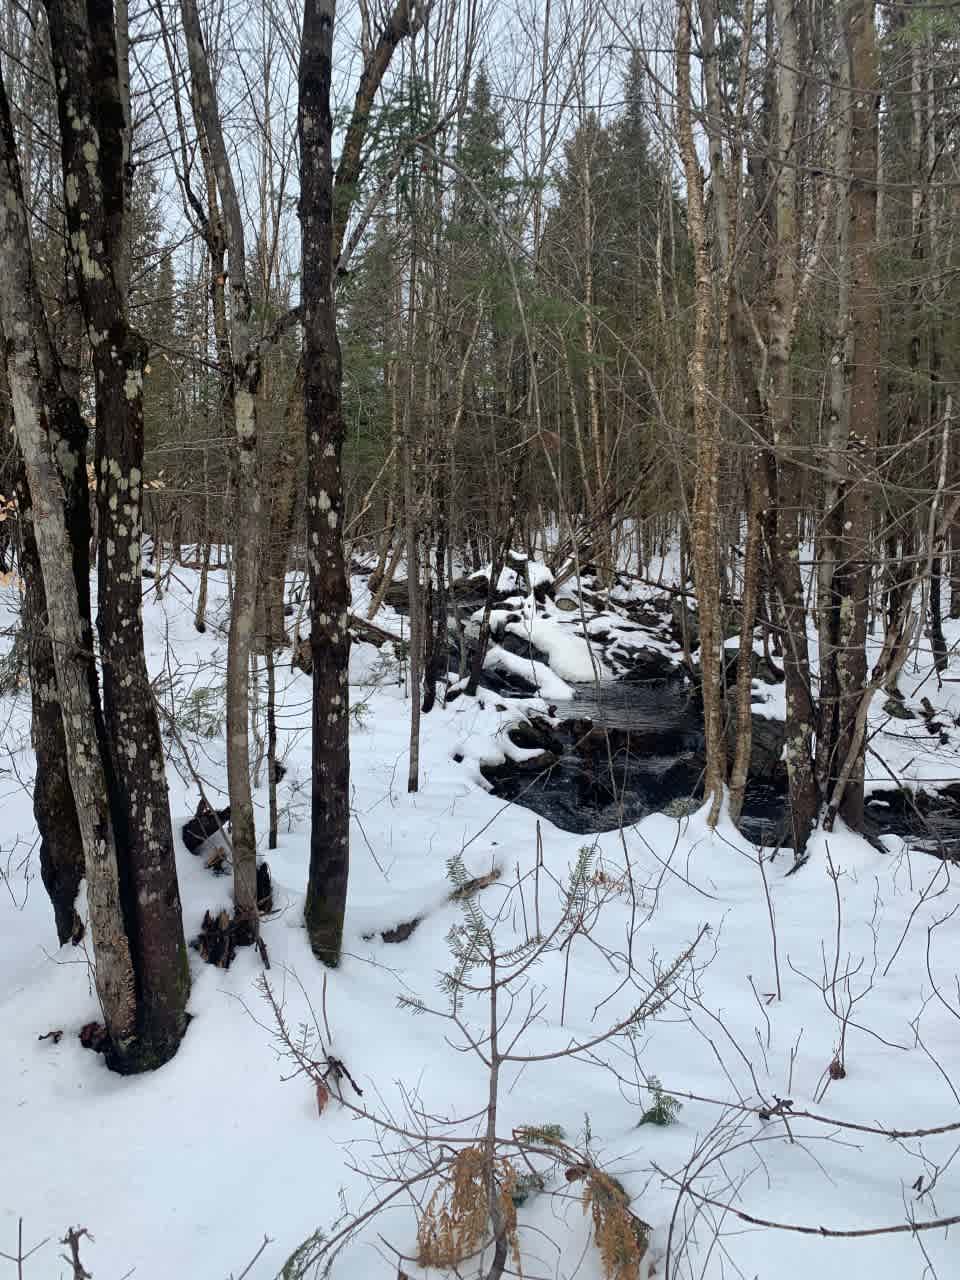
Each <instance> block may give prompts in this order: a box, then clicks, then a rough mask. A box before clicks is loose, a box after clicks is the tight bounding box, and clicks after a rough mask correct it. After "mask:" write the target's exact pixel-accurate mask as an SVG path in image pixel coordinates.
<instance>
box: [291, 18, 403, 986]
mask: <svg viewBox="0 0 960 1280" xmlns="http://www.w3.org/2000/svg"><path fill="white" fill-rule="evenodd" d="M335 18H336V5H335V0H305V3H304V11H303V34H302V39H301V47H300V78H299V99H298V115H297V127H298V135H299V141H300V206H299V215H300V226H301V240H302V259H301V260H302V263H303V275H302V285H301V307H302V323H303V360H302V368H303V418H304V429H305V432H306V467H307V566H308V574H309V580H310V650H311V654H312V658H313V782H312V796H311V828H310V875H309V880H308V883H307V899H306V904H305V908H304V918H305V921H306V926H307V933H308V934H309V937H310V945H311V947H312V948H313V951H314V953H315V954H316V955H317V956H318V957H319V958H320V959H321V960H323V961H325V962H326V963H327V964H331V965H335V964H337V963H338V962H339V958H340V949H341V945H342V939H343V918H344V912H345V909H346V901H347V878H348V874H349V866H350V705H349V703H350V690H349V685H348V665H349V656H350V632H349V614H348V603H349V591H348V584H347V572H346V563H345V559H344V549H343V513H344V492H343V472H342V466H341V458H342V453H343V437H344V417H343V366H342V361H341V354H340V341H339V338H338V336H337V313H336V293H335V288H336V267H337V260H338V258H339V256H340V249H341V246H342V244H343V241H344V234H345V231H346V227H347V222H348V220H349V217H350V210H351V207H352V204H353V201H354V200H355V198H356V191H357V182H358V180H359V177H360V171H361V150H362V146H363V140H364V138H365V136H366V132H367V126H368V122H369V118H370V112H371V110H372V107H373V100H374V97H375V95H376V93H377V90H378V89H379V87H380V84H381V82H382V80H383V77H384V75H385V74H386V71H387V69H388V67H389V65H390V60H391V58H392V56H393V53H394V51H395V49H396V47H397V45H398V44H399V43H400V41H401V40H402V39H404V37H406V36H409V35H411V34H412V33H413V32H414V30H416V28H417V26H418V25H419V19H418V20H417V21H413V20H412V15H411V8H410V3H409V0H399V2H398V4H397V7H396V9H395V10H394V11H393V12H392V13H391V14H390V16H389V17H388V18H387V20H386V22H385V24H384V26H383V29H382V30H381V32H380V35H379V38H378V39H377V41H376V43H375V44H374V45H373V47H372V48H371V49H370V50H369V52H368V54H367V57H366V59H365V62H364V66H363V70H362V72H361V76H360V81H359V85H358V88H357V93H356V96H355V99H354V106H353V112H352V115H351V120H350V124H349V126H348V129H347V133H346V137H345V140H344V145H343V150H342V152H341V156H340V162H339V164H338V166H337V173H336V179H335V178H334V172H333V116H332V113H331V109H330V90H331V75H332V59H333V37H334V25H335Z"/></svg>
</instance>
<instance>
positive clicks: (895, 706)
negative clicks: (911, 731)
mask: <svg viewBox="0 0 960 1280" xmlns="http://www.w3.org/2000/svg"><path fill="white" fill-rule="evenodd" d="M883 709H884V711H885V712H886V714H887V715H888V716H892V717H893V719H894V720H916V718H917V717H916V716H915V715H914V713H913V712H912V711H911V710H910V708H909V707H908V706H905V705H904V703H903V702H902V701H901V700H900V699H899V698H894V697H889V698H888V699H887V700H886V702H885V703H884V704H883Z"/></svg>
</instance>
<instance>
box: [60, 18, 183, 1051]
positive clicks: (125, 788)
mask: <svg viewBox="0 0 960 1280" xmlns="http://www.w3.org/2000/svg"><path fill="white" fill-rule="evenodd" d="M47 16H48V23H49V28H50V40H51V48H52V54H53V63H54V70H55V74H56V83H57V109H58V115H59V120H60V134H61V153H62V160H63V177H64V191H65V195H66V199H65V206H66V217H67V226H68V230H69V232H70V241H71V249H72V257H73V267H74V272H75V275H76V279H77V283H78V287H79V293H80V302H81V306H82V308H83V313H84V320H85V322H86V326H87V332H88V334H89V336H90V344H91V348H92V353H93V368H94V375H95V383H96V426H97V429H96V457H95V468H96V476H97V524H98V541H99V555H98V583H99V590H98V614H97V630H98V633H99V636H100V649H101V657H102V663H103V695H104V722H105V727H106V736H107V742H108V748H109V762H110V766H111V770H112V774H113V777H112V779H111V784H112V785H111V791H112V796H111V808H112V811H113V822H114V828H115V831H116V836H117V848H118V856H119V872H120V888H121V897H122V902H123V908H124V917H125V924H126V930H127V936H128V938H129V941H130V950H131V956H132V959H133V966H134V974H135V979H136V987H137V992H136V994H137V1036H136V1040H135V1042H134V1044H133V1045H132V1046H131V1047H130V1048H129V1049H128V1050H127V1051H126V1052H125V1053H124V1054H123V1055H122V1056H121V1057H119V1058H118V1060H117V1061H116V1062H115V1065H116V1066H117V1067H118V1068H119V1069H120V1070H127V1071H130V1070H145V1069H149V1068H151V1067H155V1066H159V1065H160V1064H161V1063H163V1062H165V1061H166V1060H167V1059H168V1058H170V1057H172V1055H173V1054H174V1053H175V1052H176V1050H177V1046H178V1045H179V1043H180V1040H181V1038H182V1036H183V1033H184V1031H185V1029H186V1023H187V1014H186V1002H187V997H188V995H189V991H190V973H189V966H188V962H187V951H186V943H185V940H184V935H183V922H182V917H181V910H180V894H179V890H178V887H177V874H176V865H175V861H174V852H173V831H172V828H171V824H170V808H169V801H168V795H167V783H166V774H165V767H164V756H163V743H162V740H161V737H160V727H159V724H158V721H157V713H156V707H155V704H154V699H153V691H152V689H151V686H150V680H149V677H148V675H147V665H146V658H145V655H144V644H143V618H142V613H141V594H142V581H141V569H142V563H141V558H142V557H141V537H142V529H143V369H144V365H145V364H146V359H147V347H146V343H145V342H144V340H143V338H142V337H141V335H140V334H139V333H138V332H137V331H136V330H135V329H134V328H133V327H132V326H131V325H130V323H129V321H128V317H127V305H126V298H125V296H124V293H123V290H122V288H121V286H120V283H119V280H118V267H120V266H121V265H122V256H123V252H124V245H125V236H126V232H127V228H128V218H127V214H128V191H127V183H126V168H127V161H128V156H129V139H128V138H127V137H126V133H125V127H124V111H123V104H122V100H121V94H120V72H119V65H118V57H117V43H116V32H115V28H114V16H113V6H112V4H111V3H110V0H89V3H86V4H84V3H83V2H82V0H47Z"/></svg>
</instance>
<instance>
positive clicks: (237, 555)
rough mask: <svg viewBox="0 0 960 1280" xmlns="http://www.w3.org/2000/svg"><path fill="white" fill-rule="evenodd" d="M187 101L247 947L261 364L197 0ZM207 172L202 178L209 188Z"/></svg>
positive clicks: (251, 905)
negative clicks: (228, 484) (233, 446)
mask: <svg viewBox="0 0 960 1280" xmlns="http://www.w3.org/2000/svg"><path fill="white" fill-rule="evenodd" d="M180 9H181V14H182V16H183V26H184V32H185V34H186V41H187V55H188V59H189V63H190V76H191V80H192V82H193V94H192V100H193V103H194V106H195V110H196V111H197V113H198V117H199V118H198V121H197V123H198V126H199V127H200V128H201V129H202V131H203V134H204V136H205V138H206V142H207V146H208V148H209V152H204V153H203V154H204V157H205V160H206V157H207V155H209V160H210V162H212V167H213V173H214V175H215V180H216V190H217V193H218V195H219V198H220V206H221V208H222V209H223V216H224V224H225V226H224V230H225V236H226V250H227V263H228V266H229V272H230V324H229V334H230V344H229V363H228V364H227V363H225V361H224V359H223V357H221V376H222V377H223V378H224V379H225V383H226V387H225V396H224V399H225V402H226V407H227V413H228V417H229V418H231V419H232V425H233V428H234V431H235V433H236V440H237V455H236V459H237V461H236V472H235V474H236V502H237V510H238V512H239V513H240V517H241V518H240V519H239V520H238V521H237V522H236V526H235V529H236V532H235V537H234V544H233V563H234V586H233V600H232V607H231V611H230V631H229V636H228V640H227V788H228V790H229V793H230V824H231V832H232V843H233V899H234V908H235V911H236V917H237V921H238V923H240V924H241V925H242V926H243V928H242V931H241V933H240V935H239V936H240V937H241V938H242V939H243V940H244V941H249V942H253V941H254V940H255V939H256V937H257V936H258V933H259V910H258V907H257V833H256V825H255V822H254V814H253V793H252V791H251V786H250V659H251V655H252V653H253V649H254V633H255V630H256V618H257V583H258V578H259V573H260V568H259V561H260V534H261V519H260V475H259V462H258V436H257V390H258V387H259V385H260V376H261V367H262V361H261V356H260V348H259V345H258V343H257V340H256V337H255V335H254V333H253V304H252V300H251V296H250V288H249V283H248V280H247V263H246V247H245V234H244V224H243V213H242V211H241V208H240V202H239V200H238V198H237V191H236V186H235V184H234V179H233V171H232V169H231V166H230V159H229V156H228V155H227V148H226V144H225V142H224V137H223V128H222V125H221V121H220V110H219V106H218V104H217V97H216V93H215V91H214V87H213V81H212V78H211V74H210V63H209V59H208V57H207V51H206V48H205V47H204V43H203V33H202V30H201V26H200V16H199V13H198V10H197V6H196V3H195V0H181V5H180ZM209 185H210V182H209V175H208V186H209Z"/></svg>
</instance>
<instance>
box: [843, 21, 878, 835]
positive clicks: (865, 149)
mask: <svg viewBox="0 0 960 1280" xmlns="http://www.w3.org/2000/svg"><path fill="white" fill-rule="evenodd" d="M844 38H845V41H846V45H847V56H848V59H849V83H850V84H851V86H852V90H853V102H852V106H851V120H852V130H851V144H850V169H851V179H852V181H851V190H850V234H849V245H850V255H851V286H850V304H851V319H850V338H851V361H852V376H851V383H850V430H849V437H848V439H849V445H848V453H849V454H850V464H849V470H850V473H851V474H850V476H849V480H848V484H847V488H846V492H845V494H844V532H845V538H844V557H843V563H842V564H841V565H839V566H838V570H837V578H838V580H839V585H838V588H837V592H836V594H837V600H838V611H839V617H840V626H839V653H838V657H837V691H838V698H839V702H838V725H837V744H836V753H835V762H836V768H837V770H843V771H845V773H846V786H845V789H844V790H843V793H842V794H843V800H842V803H841V806H840V813H841V815H842V816H843V819H844V821H845V822H846V823H847V824H848V826H851V827H853V828H854V830H856V829H858V828H859V827H860V826H861V824H862V822H863V740H862V738H863V735H862V734H860V733H858V730H857V714H858V711H859V707H860V704H861V701H862V698H863V691H864V689H865V687H866V684H867V650H866V642H867V608H868V604H869V597H870V581H871V575H872V571H873V565H872V559H871V545H870V544H871V526H872V515H873V513H872V502H871V491H870V487H869V480H870V478H871V477H872V475H873V469H874V465H875V461H876V450H877V439H878V435H879V423H880V294H879V292H878V289H877V249H878V246H877V162H878V157H879V109H880V82H879V65H878V51H877V30H876V21H875V0H850V3H848V4H847V6H846V9H845V11H844ZM851 755H852V756H853V757H855V758H853V759H851V761H850V763H848V757H851Z"/></svg>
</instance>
